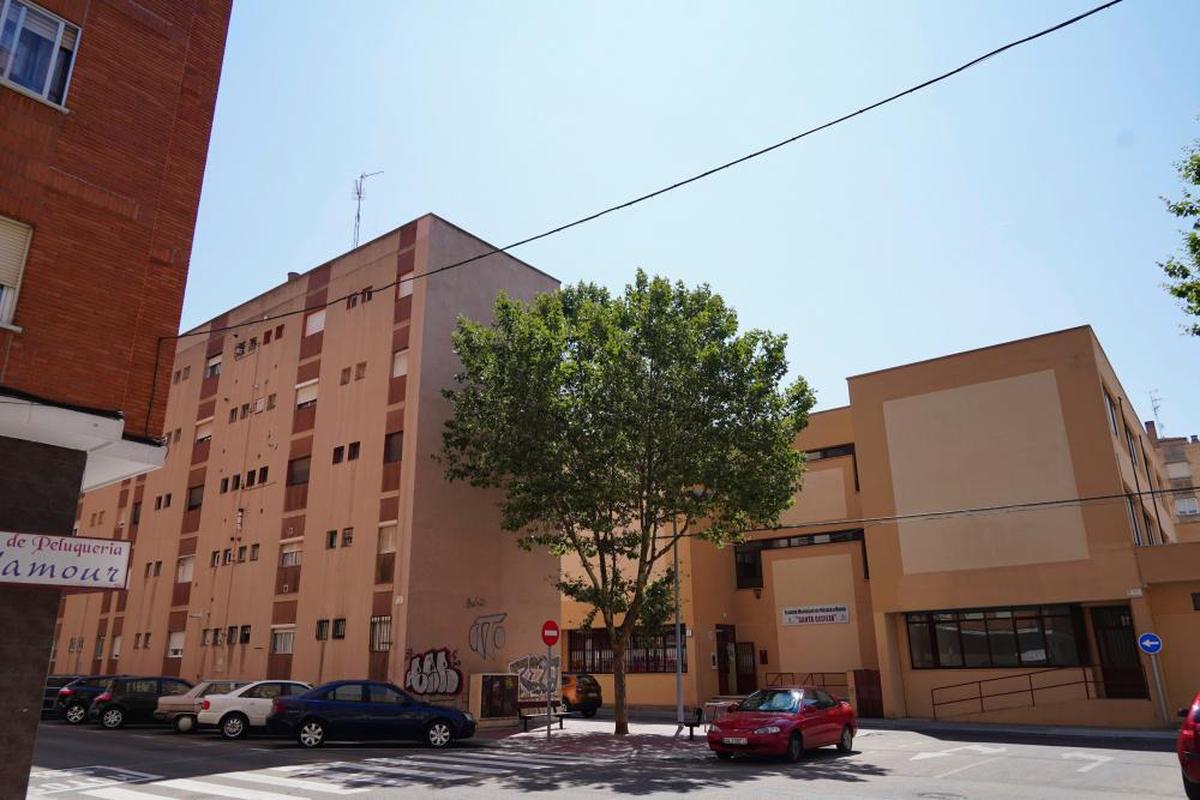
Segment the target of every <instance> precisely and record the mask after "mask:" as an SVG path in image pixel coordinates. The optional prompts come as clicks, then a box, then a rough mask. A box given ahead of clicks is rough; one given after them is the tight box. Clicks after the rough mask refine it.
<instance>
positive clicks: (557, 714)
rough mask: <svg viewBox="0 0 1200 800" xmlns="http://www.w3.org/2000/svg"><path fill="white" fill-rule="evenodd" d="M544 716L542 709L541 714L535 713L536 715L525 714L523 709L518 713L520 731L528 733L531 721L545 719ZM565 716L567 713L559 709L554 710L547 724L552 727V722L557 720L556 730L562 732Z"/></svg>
mask: <svg viewBox="0 0 1200 800" xmlns="http://www.w3.org/2000/svg"><path fill="white" fill-rule="evenodd" d="M545 716H546V711H545V709H542V710H541V712H540V713H537V714H527V713H525V711H524V709H522V710H521V711H520V719H521V730H523V731H528V730H529V723H530V722H532V721H533V720H536V719H543V718H545ZM566 716H567V713H566V712H565V711H562V710H561V709H557V708H556V709H554V710H553V711H551V712H550V722H549V724H551V725H553V724H554V720H558V728H559V730H563V729H564V728H563V720H564V719H565V718H566Z"/></svg>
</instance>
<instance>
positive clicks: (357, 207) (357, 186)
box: [354, 170, 383, 247]
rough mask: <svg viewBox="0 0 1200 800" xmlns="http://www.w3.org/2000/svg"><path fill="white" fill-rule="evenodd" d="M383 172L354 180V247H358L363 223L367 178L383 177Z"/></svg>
mask: <svg viewBox="0 0 1200 800" xmlns="http://www.w3.org/2000/svg"><path fill="white" fill-rule="evenodd" d="M382 174H383V170H379V171H378V172H363V173H361V174H360V175H359V176H358V177H357V178H356V179H355V180H354V246H355V247H358V229H359V223H361V222H362V201H363V183H365V182H366V180H367V178H373V177H375V176H376V175H382Z"/></svg>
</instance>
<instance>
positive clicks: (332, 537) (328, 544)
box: [325, 531, 337, 550]
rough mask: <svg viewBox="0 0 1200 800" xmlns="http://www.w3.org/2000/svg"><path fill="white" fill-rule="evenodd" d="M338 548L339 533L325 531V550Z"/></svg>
mask: <svg viewBox="0 0 1200 800" xmlns="http://www.w3.org/2000/svg"><path fill="white" fill-rule="evenodd" d="M335 547H337V531H325V549H326V550H332V549H333V548H335Z"/></svg>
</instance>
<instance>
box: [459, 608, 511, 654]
mask: <svg viewBox="0 0 1200 800" xmlns="http://www.w3.org/2000/svg"><path fill="white" fill-rule="evenodd" d="M507 616H508V614H507V613H499V614H484V615H482V616H479V617H476V618H475V621H474V622H472V623H471V630H470V632H469V633H468V634H467V641H468V643H469V644H470V646H471V652H472V653H479V655H480V657H481V658H487V657H488V653H491V654H493V655H495V653H496V651H498V650H500V649H502V648H503V647H504V642H505V639H506V638H507V635H506V634H505V633H504V625H503V624H502V623H503V622H504V618H505V617H507Z"/></svg>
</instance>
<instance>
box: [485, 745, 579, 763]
mask: <svg viewBox="0 0 1200 800" xmlns="http://www.w3.org/2000/svg"><path fill="white" fill-rule="evenodd" d="M488 751H489V752H503V753H504V754H505V755H511V756H514V757H516V758H536V759H537V760H539V761H544V762H546V763H549V764H562V765H564V766H568V765H573V764H580V763H584V762H586V761H588V760H589V758H591V759H594V758H595V757H594V756H563V755H556V754H554V753H540V752H538V751H536V750H521V749H519V748H517V747H513V746H511V745H509V746H505V745H501V746H498V747H489V748H488Z"/></svg>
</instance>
